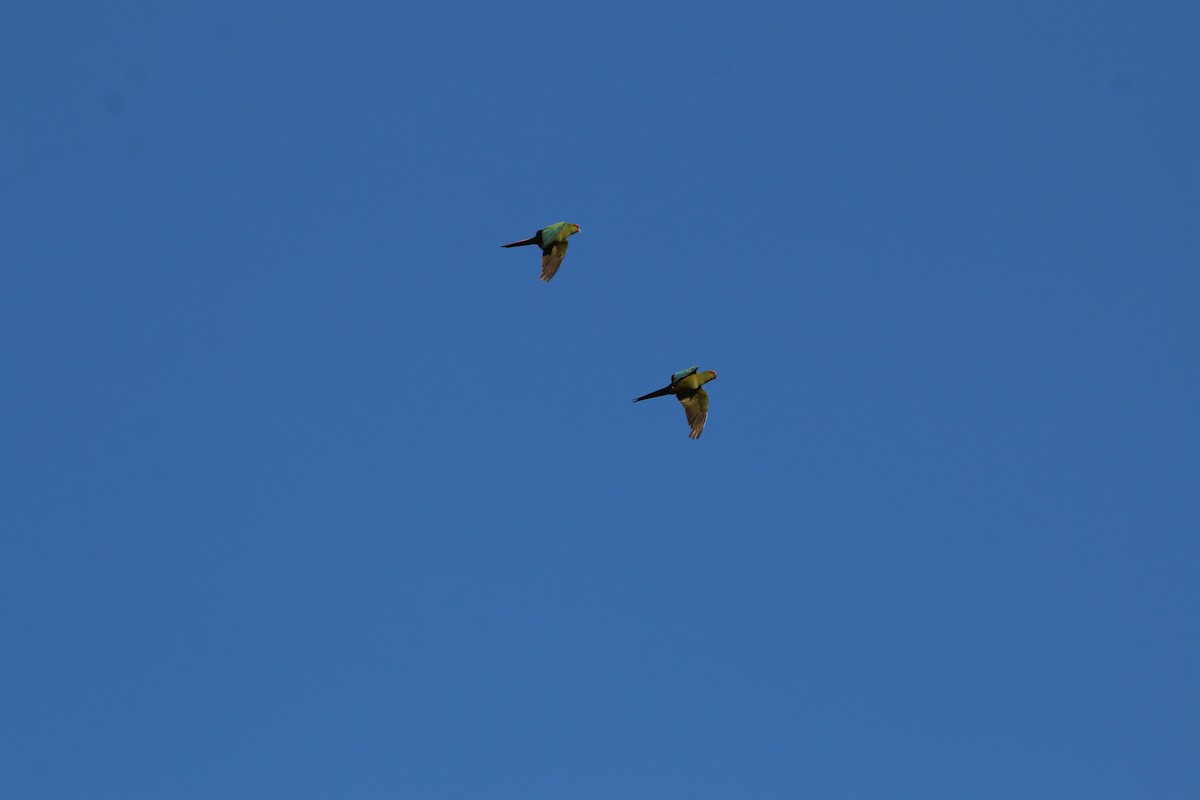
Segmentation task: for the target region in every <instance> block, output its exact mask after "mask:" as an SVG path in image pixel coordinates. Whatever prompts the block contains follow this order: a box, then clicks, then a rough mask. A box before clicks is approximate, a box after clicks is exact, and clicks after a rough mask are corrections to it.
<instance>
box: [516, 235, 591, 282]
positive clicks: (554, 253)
mask: <svg viewBox="0 0 1200 800" xmlns="http://www.w3.org/2000/svg"><path fill="white" fill-rule="evenodd" d="M577 233H579V226H578V225H576V224H575V223H574V222H556V223H554V224H553V225H547V226H546V227H544V228H542V229H541V230H540V231H538V232H537V233H535V234H534V235H533V236H530V237H529V238H528V239H523V240H521V241H519V242H509V243H508V244H502V245H500V246H501V247H524V246H525V245H527V244H536V245H537V246H538V247H540V248H542V280H544V281H549V280H550V279H551V278H553V277H554V273H556V272H558V268H559V266H560V265H561V264H562V261H563V256H565V255H566V254H567V245H568V244H569V242H568V241H567V237H569V236H574V235H575V234H577Z"/></svg>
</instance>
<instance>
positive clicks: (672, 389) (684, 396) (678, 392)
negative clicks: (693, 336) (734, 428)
mask: <svg viewBox="0 0 1200 800" xmlns="http://www.w3.org/2000/svg"><path fill="white" fill-rule="evenodd" d="M699 369H700V368H699V367H688V368H687V369H681V370H680V371H679V372H676V373H675V374H674V375H672V376H671V382H670V383H669V384H667V385H666V386H664V387H663V388H661V389H659V390H658V391H656V392H651V393H650V394H644V395H642V396H641V397H637V398H634V401H633V402H635V403H639V402H641V401H642V400H649V399H650V398H651V397H664V396H666V395H668V394H673V395H675V396H676V397H678V398H679V402H680V403H683V412H684V413H685V414H687V421H688V425H690V426H692V432H691V433H690V434H689V435H688V438H689V439H699V438H700V434H702V433H704V423H705V422H706V421H707V420H708V392H706V391H704V389H703V388H701V387H703V386H704V384H706V383H708V382H709V381H713V380H716V379H717V373H716V372H715V371H714V370H711V369H710V370H708V371H707V372H698V370H699Z"/></svg>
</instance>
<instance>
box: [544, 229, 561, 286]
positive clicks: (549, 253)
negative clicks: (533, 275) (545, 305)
mask: <svg viewBox="0 0 1200 800" xmlns="http://www.w3.org/2000/svg"><path fill="white" fill-rule="evenodd" d="M566 254H567V241H566V240H565V239H564V240H563V241H561V242H554V243H553V244H551V245H550V249H549V250H546V251H544V252H543V253H542V280H544V281H549V280H550V279H551V278H553V277H554V273H556V272H558V268H559V267H560V266H561V265H562V262H563V256H565V255H566Z"/></svg>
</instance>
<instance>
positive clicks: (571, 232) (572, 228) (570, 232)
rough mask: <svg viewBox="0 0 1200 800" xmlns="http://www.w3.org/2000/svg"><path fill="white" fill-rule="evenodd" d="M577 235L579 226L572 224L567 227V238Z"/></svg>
mask: <svg viewBox="0 0 1200 800" xmlns="http://www.w3.org/2000/svg"><path fill="white" fill-rule="evenodd" d="M577 233H579V226H578V225H576V224H575V223H574V222H572V223H571V224H570V225H568V226H567V236H574V235H575V234H577Z"/></svg>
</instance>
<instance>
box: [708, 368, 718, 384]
mask: <svg viewBox="0 0 1200 800" xmlns="http://www.w3.org/2000/svg"><path fill="white" fill-rule="evenodd" d="M705 374H706V375H708V379H709V380H710V381H715V380H716V379H717V371H716V370H715V369H710V370H709V371H708V372H706V373H705Z"/></svg>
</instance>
